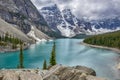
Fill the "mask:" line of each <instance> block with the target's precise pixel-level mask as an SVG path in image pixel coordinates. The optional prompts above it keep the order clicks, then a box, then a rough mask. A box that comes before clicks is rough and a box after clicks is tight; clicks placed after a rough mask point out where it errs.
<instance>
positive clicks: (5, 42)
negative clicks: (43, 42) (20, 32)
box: [0, 32, 22, 49]
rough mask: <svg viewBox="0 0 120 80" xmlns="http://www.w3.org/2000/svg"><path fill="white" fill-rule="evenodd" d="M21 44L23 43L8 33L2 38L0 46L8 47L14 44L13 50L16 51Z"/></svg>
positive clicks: (0, 38) (0, 37)
mask: <svg viewBox="0 0 120 80" xmlns="http://www.w3.org/2000/svg"><path fill="white" fill-rule="evenodd" d="M19 43H22V41H21V40H20V39H18V38H16V37H14V36H12V35H10V34H9V33H8V32H6V33H5V34H4V35H1V36H0V46H7V45H8V44H12V49H16V48H17V45H18V44H19Z"/></svg>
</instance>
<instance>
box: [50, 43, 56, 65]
mask: <svg viewBox="0 0 120 80" xmlns="http://www.w3.org/2000/svg"><path fill="white" fill-rule="evenodd" d="M55 48H56V45H55V42H54V45H53V48H52V52H51V57H50V66H54V65H56V64H57V63H56V52H55Z"/></svg>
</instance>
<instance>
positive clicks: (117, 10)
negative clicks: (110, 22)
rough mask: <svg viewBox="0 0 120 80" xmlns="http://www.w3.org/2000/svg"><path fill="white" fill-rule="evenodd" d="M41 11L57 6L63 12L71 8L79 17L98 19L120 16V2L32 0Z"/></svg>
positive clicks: (102, 0) (111, 0)
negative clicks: (48, 6) (43, 7)
mask: <svg viewBox="0 0 120 80" xmlns="http://www.w3.org/2000/svg"><path fill="white" fill-rule="evenodd" d="M31 1H32V2H33V3H34V4H35V6H36V7H37V8H38V9H40V8H41V7H42V6H47V5H50V4H54V3H55V4H57V5H58V7H59V8H60V9H61V10H62V9H64V8H70V9H71V10H72V12H73V13H74V14H75V15H76V16H77V17H88V18H90V19H98V18H104V17H113V16H117V15H120V0H31Z"/></svg>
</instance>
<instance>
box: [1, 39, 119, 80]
mask: <svg viewBox="0 0 120 80" xmlns="http://www.w3.org/2000/svg"><path fill="white" fill-rule="evenodd" d="M81 41H83V39H57V40H55V42H56V58H57V63H58V64H63V65H67V66H76V65H82V66H87V67H90V68H93V69H94V70H95V71H96V73H97V76H99V77H105V78H108V79H110V80H117V79H120V77H119V75H120V72H119V71H118V70H117V69H116V64H117V63H118V60H119V59H120V55H119V54H117V53H115V52H114V51H110V50H105V49H99V48H92V47H88V46H84V45H82V44H80V42H81ZM52 46H53V41H49V42H41V43H36V44H33V45H31V46H30V47H29V48H28V49H27V50H24V66H25V68H42V65H43V61H44V59H46V60H47V63H49V58H50V53H51V50H52ZM18 64H19V52H18V51H16V52H8V53H0V69H2V68H7V69H10V68H16V67H17V65H18Z"/></svg>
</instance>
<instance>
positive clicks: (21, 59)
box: [18, 44, 24, 68]
mask: <svg viewBox="0 0 120 80" xmlns="http://www.w3.org/2000/svg"><path fill="white" fill-rule="evenodd" d="M23 61H24V55H23V47H22V44H20V55H19V65H18V68H24V65H23Z"/></svg>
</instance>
